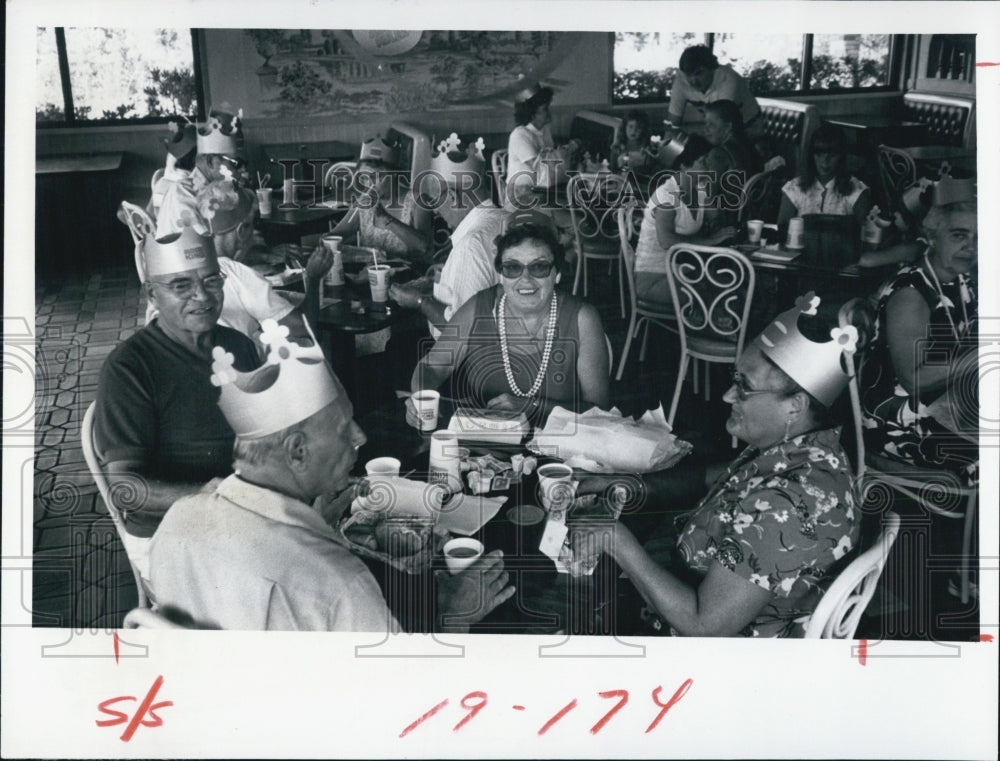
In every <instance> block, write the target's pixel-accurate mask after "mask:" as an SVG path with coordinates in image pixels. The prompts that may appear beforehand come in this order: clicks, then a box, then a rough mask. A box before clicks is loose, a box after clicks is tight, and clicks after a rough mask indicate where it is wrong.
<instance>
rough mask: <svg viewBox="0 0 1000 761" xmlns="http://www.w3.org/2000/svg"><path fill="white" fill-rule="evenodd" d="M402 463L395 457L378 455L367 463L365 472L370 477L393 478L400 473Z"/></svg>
mask: <svg viewBox="0 0 1000 761" xmlns="http://www.w3.org/2000/svg"><path fill="white" fill-rule="evenodd" d="M400 465H401V463H400V462H399V460H397V459H396V458H395V457H376V458H375V459H374V460H369V461H368V462H366V463H365V473H367V474H368V477H369V478H372V477H373V476H374V477H376V478H379V477H381V478H391V477H393V476H398V475H399V468H400Z"/></svg>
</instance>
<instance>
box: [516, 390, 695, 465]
mask: <svg viewBox="0 0 1000 761" xmlns="http://www.w3.org/2000/svg"><path fill="white" fill-rule="evenodd" d="M528 448H529V449H531V450H532V451H533V452H537V453H538V454H544V455H548V456H550V457H558V458H560V459H562V460H571V461H572V462H573V463H574V464H575V465H577V466H579V467H581V468H582V469H584V470H590V471H592V472H605V473H613V472H627V473H648V472H650V471H654V470H663V469H664V468H669V467H671V466H673V465H675V464H676V463H677V461H678V460H680V459H681V458H682V457H683V456H684V455H686V454H687V453H688V452H690V451H691V445H690V444H689V443H687V442H686V441H681V440H680V439H678V438H677V437H676V436H674V435H673V434H672V433H671V431H670V426H669V425H668V424H667V420H666V416H665V415H664V414H663V405H660V407H659V408H658V409H656V410H649V411H647V412H646V413H645V414H644V415H643V416H642V417H641V418H639V419H638V420H635V419H633V418H626V417H623V416H622V413H621V412H620V411H619V410H618V408H617V407H615V408H613V409H612V410H611V411H609V412H608V411H604V410H600V409H597V408H596V407H595V408H593V409H590V410H588V411H587V412H584V413H581V414H576V413H574V412H570V411H569V410H566V409H563V408H562V407H556V408H555V409H554V410H552V413H551V414H550V415H549V418H548V420H546V421H545V427H544V428H543V429H542V430H540V431H539V432H538V433H536V434H535V438H534V439H533V440H532V441H530V442H529V443H528Z"/></svg>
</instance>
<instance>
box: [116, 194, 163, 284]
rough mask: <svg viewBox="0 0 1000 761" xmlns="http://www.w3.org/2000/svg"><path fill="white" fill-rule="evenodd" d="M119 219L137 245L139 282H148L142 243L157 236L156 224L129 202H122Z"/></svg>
mask: <svg viewBox="0 0 1000 761" xmlns="http://www.w3.org/2000/svg"><path fill="white" fill-rule="evenodd" d="M118 218H119V219H120V220H121V221H122V222H124V223H125V224H126V225H127V226H128V229H129V232H131V233H132V241H133V243H135V271H136V272H138V273H139V282H142V283H144V282H146V271H145V268H144V267H143V264H142V242H143V240H145V239H146V238H147V237H154V236H155V235H156V223H155V222H154V221H153V218H152V217H151V216H149V214H148V213H147V211H146V210H145V209H143V208H142V207H140V206H136V205H135V204H134V203H129V202H128V201H122V202H121V210H120V211H119V213H118Z"/></svg>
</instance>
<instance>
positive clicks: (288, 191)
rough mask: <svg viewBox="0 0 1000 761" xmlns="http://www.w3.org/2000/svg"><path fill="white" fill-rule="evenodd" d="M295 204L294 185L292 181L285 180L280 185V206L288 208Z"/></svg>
mask: <svg viewBox="0 0 1000 761" xmlns="http://www.w3.org/2000/svg"><path fill="white" fill-rule="evenodd" d="M294 203H295V183H294V182H293V181H292V180H285V181H284V182H283V183H282V184H281V204H282V205H283V206H290V205H292V204H294Z"/></svg>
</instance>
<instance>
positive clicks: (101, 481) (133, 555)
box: [80, 402, 154, 608]
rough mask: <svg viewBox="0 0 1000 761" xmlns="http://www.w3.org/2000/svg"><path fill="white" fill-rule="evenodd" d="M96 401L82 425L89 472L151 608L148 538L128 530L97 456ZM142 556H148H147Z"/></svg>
mask: <svg viewBox="0 0 1000 761" xmlns="http://www.w3.org/2000/svg"><path fill="white" fill-rule="evenodd" d="M94 405H95V402H91V403H90V406H89V407H88V408H87V411H86V413H84V416H83V426H82V428H81V430H80V444H81V447H82V448H83V459H84V460H86V462H87V467H88V468H89V469H90V475H91V477H92V478H93V479H94V483H95V484H97V491H98V492H100V494H101V499H103V500H104V504H105V506H106V507H107V508H108V514H109V515H110V516H111V522H112V523H113V524H114V526H115V530H116V531H117V532H118V538H119V539H120V540H121V543H122V545H123V546H124V547H125V554H126V556H127V557H128V561H129V566H131V568H132V575H133V576H134V577H135V586H136V590H137V591H138V595H139V607H140V608H148V607H150V605H152V604H154V600H153V597H152V595H151V593H150V590H149V587H148V585H147V583H146V580H145V579H144V578H143V574H142V570H146V573H147V575H148V556H149V552H148V545H149V540H148V539H141V538H138V537H133V536H132V535H131V534H129V533H128V532H127V531H126V530H125V521H124V519H123V518H122V515H121V512H119V510H118V507H117V506H116V505H115V503H114V495H113V494H112V490H111V488H110V487H109V485H108V479H107V476H106V475H105V473H104V469H103V468H102V467H101V464H100V462H99V461H98V459H97V449H96V447H95V446H94ZM140 558H145V560H143V559H140Z"/></svg>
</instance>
